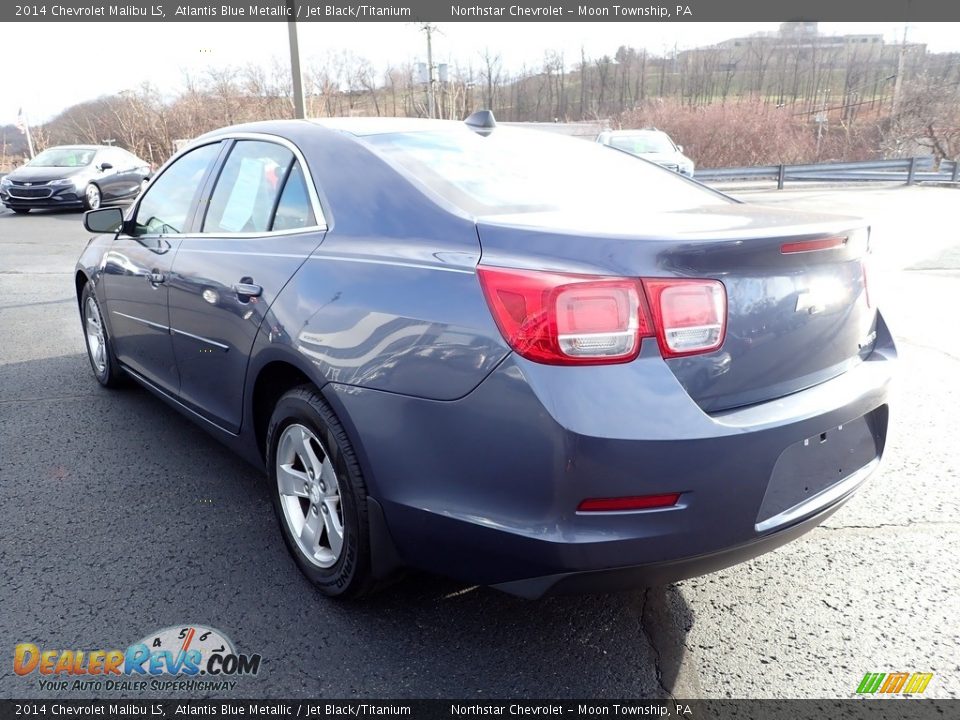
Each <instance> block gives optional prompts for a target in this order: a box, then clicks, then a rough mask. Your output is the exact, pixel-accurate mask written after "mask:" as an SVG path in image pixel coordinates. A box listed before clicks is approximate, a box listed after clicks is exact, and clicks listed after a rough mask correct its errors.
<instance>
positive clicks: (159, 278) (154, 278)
mask: <svg viewBox="0 0 960 720" xmlns="http://www.w3.org/2000/svg"><path fill="white" fill-rule="evenodd" d="M147 279H148V280H149V281H150V284H151V285H159V284H160V283H162V282H166V281H167V276H166V275H164V274H163V273H162V272H157V271H156V270H154V271H153V272H151V273H150V274H148V275H147Z"/></svg>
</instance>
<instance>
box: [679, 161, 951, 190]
mask: <svg viewBox="0 0 960 720" xmlns="http://www.w3.org/2000/svg"><path fill="white" fill-rule="evenodd" d="M694 177H695V178H696V179H697V180H700V181H701V182H718V181H719V182H723V181H739V180H776V181H777V189H779V190H782V189H783V185H784V183H786V182H787V181H788V180H789V181H791V182H793V181H801V182H803V181H806V182H811V181H813V182H850V181H856V182H867V181H871V180H873V181H883V182H903V183H906V184H908V185H912V184H913V183H915V182H960V162H957V161H956V160H941V161H940V165H939V166H936V163H935V162H934V159H933V157H932V156H925V157H913V158H904V159H900V160H871V161H868V162H844V163H818V164H816V165H760V166H756V167H735V168H703V169H699V170H697V171H696V173H695V174H694Z"/></svg>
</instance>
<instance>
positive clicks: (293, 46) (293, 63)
mask: <svg viewBox="0 0 960 720" xmlns="http://www.w3.org/2000/svg"><path fill="white" fill-rule="evenodd" d="M296 5H297V3H296V0H287V17H288V18H289V20H287V36H288V37H289V40H290V77H291V79H292V80H293V113H294V117H296V118H298V119H301V120H302V119H303V118H305V117H306V116H307V112H306V103H305V102H304V98H303V76H302V75H301V73H300V42H299V40H298V39H297V20H296V17H297V7H296Z"/></svg>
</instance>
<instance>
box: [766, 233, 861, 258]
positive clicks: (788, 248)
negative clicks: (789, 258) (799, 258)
mask: <svg viewBox="0 0 960 720" xmlns="http://www.w3.org/2000/svg"><path fill="white" fill-rule="evenodd" d="M846 244H847V238H845V237H840V236H837V237H828V238H820V239H819V240H798V241H797V242H788V243H784V244H783V245H781V246H780V252H781V253H783V254H784V255H790V254H791V253H805V252H815V251H817V250H833V249H834V248H839V247H843V246H844V245H846Z"/></svg>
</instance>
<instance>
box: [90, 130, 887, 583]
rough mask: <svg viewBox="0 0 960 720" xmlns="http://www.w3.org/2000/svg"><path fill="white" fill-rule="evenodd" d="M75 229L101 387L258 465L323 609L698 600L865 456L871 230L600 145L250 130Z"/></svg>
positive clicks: (876, 420)
mask: <svg viewBox="0 0 960 720" xmlns="http://www.w3.org/2000/svg"><path fill="white" fill-rule="evenodd" d="M86 225H87V228H88V229H89V230H91V231H94V232H99V233H101V234H99V235H98V236H96V237H94V238H93V239H91V241H90V243H89V245H88V246H87V248H86V250H84V252H83V254H82V256H81V257H80V261H79V264H78V265H77V270H76V292H77V297H78V301H79V306H80V313H81V316H82V321H83V329H84V335H85V337H86V341H87V348H88V350H89V356H90V363H91V366H92V367H93V371H94V373H95V375H96V377H97V379H98V380H99V381H100V383H101V384H103V385H105V386H114V385H116V384H117V383H118V382H119V381H120V380H121V379H122V377H123V376H130V377H132V378H134V379H135V380H137V381H138V382H140V383H141V384H143V385H145V386H146V387H147V388H149V389H150V390H152V391H153V392H154V393H156V394H157V395H158V396H159V397H161V398H162V399H164V400H166V401H167V402H169V403H171V404H172V405H174V406H175V407H177V408H179V409H181V410H182V411H183V412H184V413H185V414H186V415H187V416H188V417H190V418H192V419H194V420H195V421H196V422H197V423H198V424H199V425H200V426H202V427H203V428H205V429H206V430H208V431H209V432H211V433H212V434H213V435H215V436H216V437H217V438H219V439H220V440H222V441H223V442H225V443H226V444H227V445H229V446H230V447H232V448H234V449H235V450H236V451H237V452H238V453H240V454H241V455H243V456H244V457H246V458H247V459H249V460H250V461H251V462H253V463H255V464H257V465H259V466H261V467H265V468H266V471H267V473H268V475H269V485H270V492H271V495H272V498H273V504H274V507H275V510H276V515H277V517H278V519H279V524H280V528H281V531H282V533H283V537H284V539H285V541H286V543H287V545H288V546H289V548H290V551H291V553H292V555H293V557H294V559H295V560H296V562H297V564H298V565H299V566H300V568H301V569H302V571H303V572H304V573H305V574H306V575H307V576H309V577H310V579H311V580H313V581H314V582H315V583H316V584H317V585H318V586H319V587H320V588H321V589H322V590H323V591H324V592H326V593H328V594H330V595H343V596H355V595H358V594H361V593H363V592H364V591H367V590H369V589H370V588H372V587H374V586H376V585H377V584H378V582H379V581H380V580H382V579H383V578H385V577H387V576H389V575H391V574H392V573H393V572H394V571H395V570H397V569H398V568H400V567H403V566H412V567H416V568H421V569H426V570H429V571H433V572H437V573H443V574H447V575H450V576H453V577H456V578H459V579H462V580H464V581H468V582H471V583H482V584H488V585H493V586H496V587H499V588H501V589H504V590H506V591H509V592H512V593H515V594H518V595H522V596H526V597H537V596H540V595H542V594H544V593H547V592H574V591H580V592H582V591H603V590H608V589H614V588H620V587H629V586H638V585H644V584H652V583H661V582H666V581H670V580H675V579H680V578H683V577H689V576H691V575H696V574H701V573H706V572H710V571H713V570H716V569H718V568H721V567H725V566H728V565H730V564H733V563H736V562H739V561H742V560H745V559H747V558H751V557H754V556H756V555H758V554H760V553H762V552H765V551H767V550H770V549H772V548H774V547H777V546H779V545H781V544H783V543H785V542H787V541H789V540H791V539H793V538H796V537H797V536H799V535H800V534H802V533H803V532H805V531H807V530H809V529H811V528H812V527H814V526H815V525H817V524H818V523H820V522H821V521H823V520H824V518H826V517H827V516H828V515H830V514H831V513H833V512H834V511H835V510H837V508H838V507H839V506H840V505H842V504H843V503H844V501H846V500H847V499H848V498H849V497H850V495H851V494H852V493H853V492H854V491H855V490H856V489H857V488H858V487H859V486H860V485H861V483H862V482H863V481H864V479H865V478H866V477H867V476H868V475H869V474H870V472H871V471H872V470H873V469H874V468H875V467H876V465H877V463H878V462H879V459H880V456H881V454H882V452H883V448H884V442H885V439H886V434H887V418H888V406H887V394H888V385H889V381H890V377H891V371H892V369H893V367H894V364H895V359H896V351H895V348H894V343H893V341H892V340H891V335H890V332H889V331H888V329H887V327H886V325H885V324H884V321H883V318H882V316H881V315H880V314H879V312H878V311H877V309H876V308H875V307H874V306H873V304H872V302H871V298H870V295H869V293H868V287H867V276H866V273H865V269H864V261H865V257H866V254H867V252H868V229H867V228H866V227H865V226H864V225H863V223H862V221H858V220H855V219H851V218H844V217H835V216H827V215H824V216H819V215H810V214H800V213H796V212H790V211H786V210H780V209H770V208H763V207H752V206H750V205H746V204H742V203H739V202H736V201H733V200H731V199H729V198H727V197H725V196H723V195H720V194H718V193H715V192H712V191H710V190H708V189H706V188H704V187H702V186H700V185H698V184H697V183H694V182H692V181H689V180H686V179H684V178H681V177H679V176H677V175H675V174H673V173H671V172H669V171H667V170H663V169H660V168H657V167H654V166H652V165H650V164H649V163H644V162H639V161H637V160H636V159H634V158H631V157H629V156H628V155H625V154H621V153H611V152H610V151H609V150H607V149H606V148H603V147H601V146H599V145H596V144H594V143H586V142H583V141H581V140H574V139H569V138H562V137H555V136H553V135H550V134H546V133H538V132H536V131H528V130H522V129H516V128H505V127H496V124H495V122H494V121H493V120H492V116H490V115H489V114H483V113H481V114H479V115H474V116H471V118H468V121H467V122H466V123H457V122H440V121H427V120H399V119H349V120H346V119H345V120H329V121H323V122H319V121H317V122H315V121H281V122H265V123H256V124H249V125H243V126H239V127H233V128H228V129H225V130H221V131H217V132H214V133H211V134H208V135H205V136H203V137H201V138H199V139H198V140H196V141H195V142H194V143H193V144H192V145H191V146H190V147H189V148H187V149H185V150H184V151H183V152H181V153H179V154H178V155H177V156H176V157H174V158H173V159H172V160H171V161H170V162H169V163H167V165H166V166H165V167H164V168H163V169H162V170H161V171H160V172H159V173H158V174H157V176H156V177H155V178H154V180H153V181H152V183H151V184H150V186H149V187H148V188H147V190H146V191H145V193H144V194H143V195H142V196H141V197H140V198H139V199H138V201H137V202H136V203H135V204H134V205H133V206H132V207H131V208H130V209H129V210H128V212H127V213H126V216H125V217H124V216H123V215H122V214H121V211H120V210H118V209H115V208H108V209H100V210H97V211H93V212H90V213H88V214H87V216H86ZM226 480H227V479H226V478H225V481H226Z"/></svg>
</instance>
